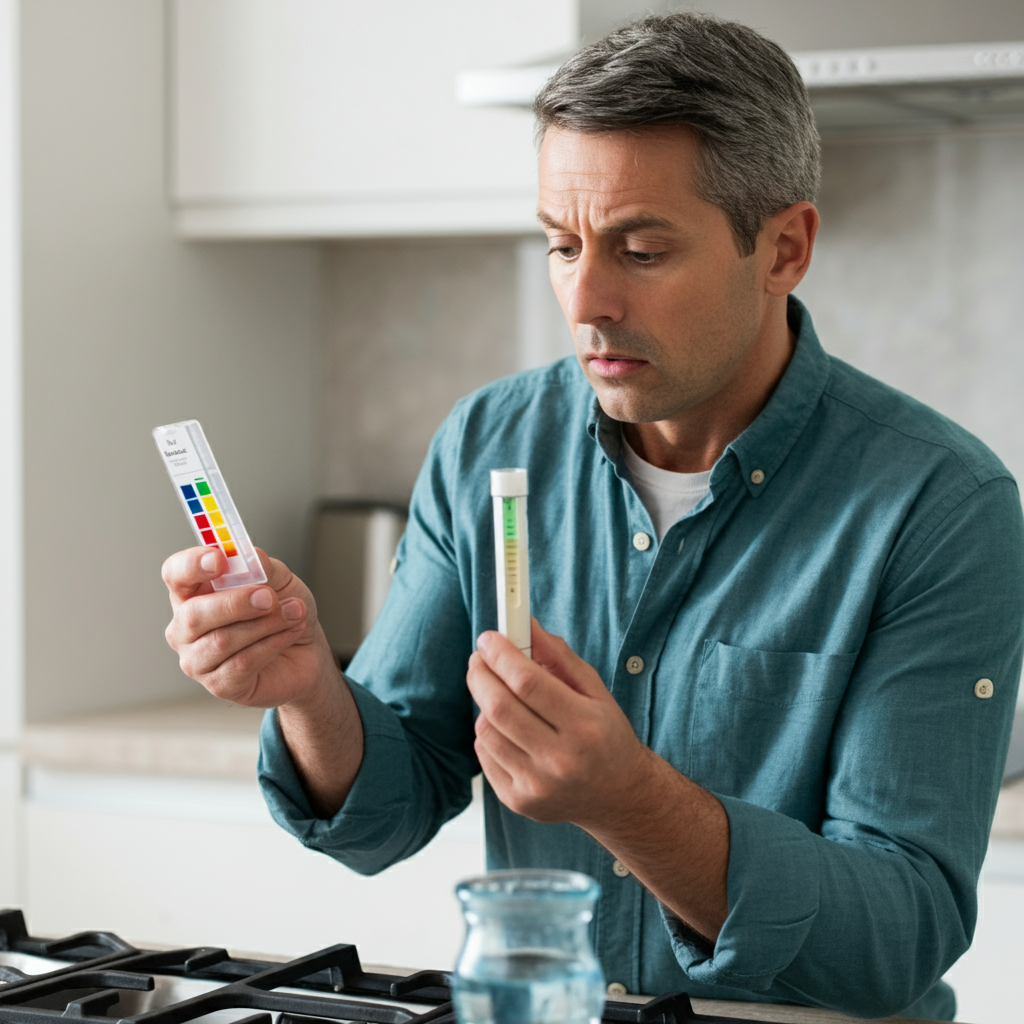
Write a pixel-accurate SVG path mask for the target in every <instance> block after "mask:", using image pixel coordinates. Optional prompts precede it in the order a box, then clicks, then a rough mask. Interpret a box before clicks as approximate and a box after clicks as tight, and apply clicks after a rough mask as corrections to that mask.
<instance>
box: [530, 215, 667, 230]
mask: <svg viewBox="0 0 1024 1024" xmlns="http://www.w3.org/2000/svg"><path fill="white" fill-rule="evenodd" d="M537 220H539V221H540V222H541V224H543V225H544V227H546V228H552V229H553V230H556V231H565V230H566V228H565V225H563V224H559V223H558V221H557V220H555V218H554V217H552V216H551V215H550V214H549V213H545V212H544V211H543V210H538V211H537ZM675 226H676V225H675V224H673V223H672V222H671V221H669V220H665V218H664V217H655V216H654V215H653V214H644V213H641V214H638V215H637V216H635V217H626V218H625V219H624V220H619V221H615V223H613V224H608V225H607V226H606V227H603V228H600V229H599V230H598V234H602V235H624V234H628V233H629V232H630V231H643V230H644V228H669V229H672V228H674V227H675Z"/></svg>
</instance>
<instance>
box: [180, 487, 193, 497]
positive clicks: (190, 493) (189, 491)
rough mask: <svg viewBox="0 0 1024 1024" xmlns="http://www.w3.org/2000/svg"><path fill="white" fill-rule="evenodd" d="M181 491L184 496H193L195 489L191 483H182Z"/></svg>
mask: <svg viewBox="0 0 1024 1024" xmlns="http://www.w3.org/2000/svg"><path fill="white" fill-rule="evenodd" d="M181 493H182V494H184V495H185V497H186V498H194V497H195V496H196V489H195V488H194V487H193V486H192V485H191V484H182V485H181Z"/></svg>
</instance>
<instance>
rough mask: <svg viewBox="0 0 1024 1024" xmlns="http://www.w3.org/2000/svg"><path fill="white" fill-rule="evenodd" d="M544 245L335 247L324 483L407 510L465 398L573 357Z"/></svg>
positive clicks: (342, 493) (538, 241) (340, 493)
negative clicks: (430, 452) (445, 426)
mask: <svg viewBox="0 0 1024 1024" xmlns="http://www.w3.org/2000/svg"><path fill="white" fill-rule="evenodd" d="M546 253H547V247H546V245H545V244H544V239H543V237H539V238H524V239H478V238H466V239H446V240H438V241H429V242H427V241H409V242H396V241H387V242H352V243H346V244H344V245H338V246H336V247H335V249H334V253H333V259H332V264H331V267H332V269H331V283H332V287H331V288H330V297H329V302H330V308H331V313H330V320H329V327H328V331H327V336H326V355H325V357H324V360H323V363H324V366H325V372H324V376H323V378H322V385H321V386H322V389H323V395H322V398H321V400H320V405H321V407H322V409H323V410H324V415H323V419H322V421H321V424H322V425H321V430H322V433H321V436H320V446H321V450H322V451H323V453H324V461H323V473H322V486H323V491H324V493H326V494H330V495H332V496H337V497H363V498H365V497H371V498H377V499H384V500H389V501H398V502H405V501H408V499H409V494H410V492H411V490H412V485H413V482H414V481H415V479H416V474H417V473H418V472H419V468H420V465H421V463H422V462H423V457H424V455H425V454H426V451H427V446H428V444H429V442H430V438H431V436H432V434H433V433H434V431H435V430H436V429H437V427H438V425H439V424H440V423H441V421H442V420H443V419H444V417H445V416H446V415H447V413H448V412H449V410H450V409H451V407H452V405H453V404H454V403H455V401H456V400H457V399H459V398H460V397H462V396H463V395H465V394H467V393H468V392H470V391H472V390H473V389H474V388H477V387H480V386H481V385H482V384H485V383H487V382H488V381H491V380H494V379H496V378H498V377H501V376H504V375H505V374H509V373H514V372H515V371H517V370H519V369H525V368H527V367H529V366H540V365H544V364H546V363H548V362H551V361H552V360H553V359H557V358H559V357H561V356H563V355H568V354H569V353H571V352H572V337H571V335H570V334H569V329H568V327H567V325H566V323H565V321H564V319H563V318H562V314H561V311H560V309H559V308H558V303H557V302H556V301H555V298H554V294H553V292H552V291H551V286H550V284H549V283H548V273H547V255H546Z"/></svg>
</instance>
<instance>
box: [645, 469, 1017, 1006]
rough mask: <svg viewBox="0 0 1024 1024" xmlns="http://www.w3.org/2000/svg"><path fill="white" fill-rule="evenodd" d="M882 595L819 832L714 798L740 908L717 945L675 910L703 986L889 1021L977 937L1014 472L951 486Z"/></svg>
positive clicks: (995, 764) (1008, 657)
mask: <svg viewBox="0 0 1024 1024" xmlns="http://www.w3.org/2000/svg"><path fill="white" fill-rule="evenodd" d="M881 595H882V596H880V598H879V601H878V603H877V605H876V608H875V611H874V615H873V618H872V622H871V628H870V631H869V633H868V635H867V637H866V639H865V642H864V645H863V648H862V650H861V652H860V654H859V656H858V658H857V661H856V664H855V667H854V670H853V673H852V676H851V678H850V681H849V685H848V687H847V690H846V694H845V697H844V699H843V702H842V705H841V707H840V710H839V714H838V717H837V719H836V723H835V728H834V731H833V735H832V741H831V748H830V756H829V778H828V781H827V787H826V791H825V801H824V807H823V809H822V811H823V813H822V820H821V825H820V829H818V830H814V829H812V828H809V827H808V826H807V825H806V824H804V823H802V822H799V821H796V820H794V819H792V818H789V817H786V816H785V815H783V814H781V813H779V812H777V811H775V810H772V809H770V808H765V807H760V806H756V805H754V804H752V803H749V802H745V801H743V800H739V799H735V798H733V797H729V796H721V797H720V799H721V801H722V804H723V805H724V807H725V810H726V812H727V814H728V818H729V829H730V852H729V870H728V895H729V914H728V917H727V919H726V921H725V924H724V927H723V928H722V930H721V933H720V934H719V936H718V939H717V942H716V943H715V945H714V949H713V950H711V949H709V948H706V947H704V946H703V945H702V944H701V943H700V942H699V941H698V940H695V938H694V937H693V936H692V934H691V933H689V932H688V931H687V929H685V928H684V927H683V926H682V925H681V924H680V923H679V922H678V920H676V919H675V918H673V917H672V915H671V914H668V913H667V912H666V913H665V914H664V918H665V924H666V927H667V929H668V931H669V936H670V940H671V943H672V947H673V951H674V952H675V955H676V958H677V960H678V962H679V964H680V966H681V967H682V968H683V969H684V971H685V972H686V973H687V974H688V975H689V976H690V977H691V978H692V979H694V980H695V981H700V982H706V983H708V984H713V985H720V986H728V987H734V988H740V989H746V990H748V991H752V992H758V993H763V994H764V995H765V996H766V997H767V998H772V999H781V1000H794V1001H798V1002H811V1003H815V1004H818V1005H821V1006H827V1007H832V1008H834V1009H837V1010H842V1011H846V1012H850V1013H855V1014H860V1015H871V1016H876V1015H877V1016H881V1015H885V1014H893V1013H899V1012H900V1011H901V1010H904V1009H905V1008H906V1007H908V1006H910V1005H911V1004H913V1003H914V1002H915V1000H917V999H919V998H920V997H921V996H922V995H923V994H924V993H925V992H926V991H927V990H928V989H929V988H930V987H931V986H932V985H933V984H934V983H935V982H936V981H937V980H938V979H939V978H941V976H942V975H943V974H944V973H945V971H946V970H947V969H948V968H949V967H950V966H951V965H952V964H953V963H954V962H955V961H956V960H957V958H958V957H959V956H960V955H961V954H962V953H963V952H964V951H965V950H966V949H967V947H968V946H969V945H970V941H971V938H972V936H973V932H974V926H975V921H976V916H977V895H976V889H977V880H978V876H979V873H980V870H981V865H982V861H983V859H984V855H985V850H986V846H987V841H988V833H989V829H990V828H991V823H992V817H993V814H994V811H995V803H996V799H997V796H998V791H999V785H1000V781H1001V776H1002V770H1003V766H1004V763H1005V759H1006V751H1007V746H1008V743H1009V734H1010V728H1011V725H1012V721H1013V714H1014V709H1015V702H1016V694H1017V687H1018V682H1019V678H1020V669H1021V658H1022V650H1024V628H1022V627H1024V531H1022V521H1021V508H1020V501H1019V498H1018V495H1017V490H1016V487H1015V486H1014V484H1013V482H1012V480H1009V479H1007V478H999V479H994V480H991V481H989V482H987V483H984V484H982V485H981V486H975V487H973V488H970V490H969V493H963V492H957V493H953V494H950V495H948V496H947V498H946V500H945V501H944V502H943V503H942V504H941V505H940V506H938V507H937V508H936V509H934V510H933V512H932V513H931V514H930V515H929V516H928V517H927V518H925V519H924V520H923V522H922V524H921V525H920V526H919V527H918V528H917V530H916V532H915V534H914V535H913V536H911V537H908V538H906V539H905V541H904V543H903V544H902V545H901V546H900V548H899V549H898V550H896V551H895V552H894V557H893V560H892V563H891V564H890V565H889V566H888V567H887V571H886V578H885V581H884V588H883V590H882V592H881ZM980 680H989V681H990V683H991V687H988V686H986V685H985V684H984V683H982V684H981V685H980V686H979V685H978V684H979V681H980Z"/></svg>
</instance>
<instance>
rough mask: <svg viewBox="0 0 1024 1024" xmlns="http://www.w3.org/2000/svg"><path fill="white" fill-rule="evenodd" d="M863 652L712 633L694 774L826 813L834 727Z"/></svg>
mask: <svg viewBox="0 0 1024 1024" xmlns="http://www.w3.org/2000/svg"><path fill="white" fill-rule="evenodd" d="M856 659H857V655H856V654H805V653H800V652H797V653H792V652H779V651H760V650H754V649H751V648H745V647H731V646H729V645H728V644H724V643H720V642H718V641H716V640H705V641H704V650H703V657H702V660H701V669H700V674H699V676H698V680H697V690H696V694H695V699H694V702H693V705H692V707H693V712H692V715H691V719H690V742H689V769H688V771H687V775H689V777H690V778H691V779H693V781H694V782H697V783H699V784H700V785H702V786H704V787H706V788H707V789H710V790H711V791H712V792H714V793H721V794H722V795H727V796H735V797H740V798H741V799H744V800H750V801H751V802H752V803H756V804H760V805H761V806H763V807H771V808H773V809H775V810H779V811H782V812H783V813H784V814H789V815H790V816H792V817H796V818H799V819H800V820H803V821H806V822H807V823H808V824H810V823H812V822H817V821H818V820H820V813H821V809H822V806H823V802H824V793H825V781H826V777H827V773H828V750H829V743H830V741H831V737H832V728H833V724H834V722H835V717H836V712H837V711H838V708H839V704H840V702H841V701H842V698H843V694H844V693H845V691H846V685H847V682H848V681H849V678H850V674H851V672H852V671H853V666H854V662H855V661H856Z"/></svg>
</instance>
